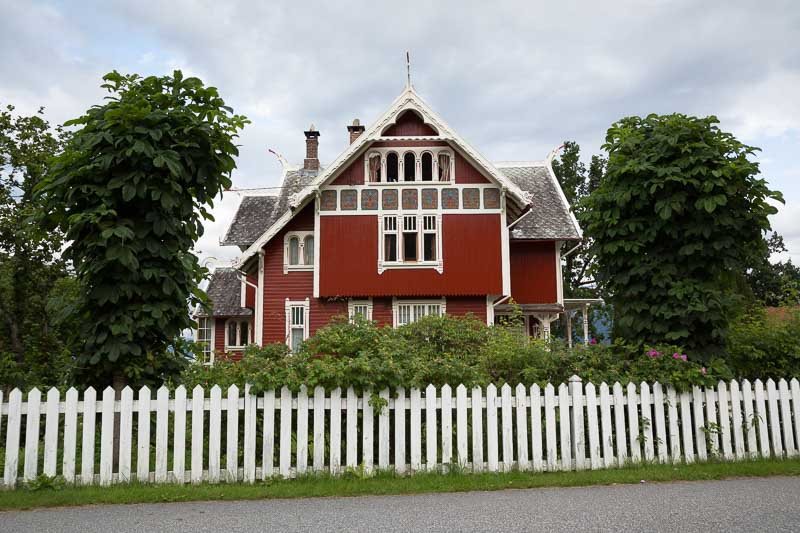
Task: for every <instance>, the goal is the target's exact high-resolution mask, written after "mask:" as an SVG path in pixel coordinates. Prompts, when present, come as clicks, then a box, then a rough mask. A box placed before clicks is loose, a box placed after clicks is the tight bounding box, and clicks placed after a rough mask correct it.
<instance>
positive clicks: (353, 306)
mask: <svg viewBox="0 0 800 533" xmlns="http://www.w3.org/2000/svg"><path fill="white" fill-rule="evenodd" d="M356 315H361V316H362V317H363V318H365V319H366V320H372V299H369V300H349V301H348V302H347V316H349V317H350V319H351V320H352V319H353V318H354V317H355V316H356Z"/></svg>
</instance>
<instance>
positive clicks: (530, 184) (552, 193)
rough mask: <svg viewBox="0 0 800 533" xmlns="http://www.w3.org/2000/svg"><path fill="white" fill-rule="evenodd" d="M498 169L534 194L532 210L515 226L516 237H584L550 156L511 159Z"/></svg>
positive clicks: (546, 238) (563, 238)
mask: <svg viewBox="0 0 800 533" xmlns="http://www.w3.org/2000/svg"><path fill="white" fill-rule="evenodd" d="M495 165H496V166H497V168H499V169H500V171H501V172H502V173H503V174H505V175H506V176H507V177H508V178H509V179H510V180H511V181H513V182H514V183H516V184H517V185H518V186H519V187H520V188H521V189H523V190H525V191H528V192H529V193H530V195H531V206H530V210H529V211H528V212H526V213H525V214H524V215H523V216H522V217H521V218H519V219H518V222H516V223H515V224H514V226H513V227H512V228H511V238H512V239H530V240H565V241H566V240H581V239H582V238H583V234H582V232H581V229H580V226H579V225H578V222H577V220H575V216H574V215H573V214H572V212H571V210H570V206H569V203H568V202H567V199H566V197H565V196H564V192H563V191H562V190H561V186H560V185H559V184H558V180H557V179H556V176H555V174H554V173H553V168H552V166H551V164H550V159H548V160H547V161H508V162H503V163H495Z"/></svg>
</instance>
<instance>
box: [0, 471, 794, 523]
mask: <svg viewBox="0 0 800 533" xmlns="http://www.w3.org/2000/svg"><path fill="white" fill-rule="evenodd" d="M777 475H781V476H797V475H800V459H786V460H774V459H770V460H753V461H743V462H708V463H697V464H691V465H684V464H681V465H663V464H649V465H640V466H627V467H624V468H618V469H607V470H594V471H581V472H546V473H531V472H516V471H515V472H509V473H504V474H469V473H457V472H451V473H447V474H438V473H421V474H417V475H414V476H400V475H396V474H393V473H390V472H378V473H377V474H375V475H374V476H372V477H364V476H360V475H358V472H350V473H348V474H345V475H344V476H342V477H338V478H334V477H331V476H325V475H323V476H304V477H301V478H298V479H292V480H280V479H276V480H270V481H264V482H258V483H255V484H252V485H248V484H241V483H236V484H218V485H211V484H200V485H149V484H126V485H115V486H112V487H70V486H65V485H63V484H61V483H57V482H56V483H53V482H48V481H47V480H45V481H44V482H38V483H33V484H31V485H28V486H27V487H22V488H20V489H18V490H15V491H7V492H0V510H5V511H7V510H12V509H32V508H36V507H54V506H71V505H92V504H129V503H160V502H185V501H209V500H255V499H266V498H307V497H330V496H366V495H385V494H418V493H435V492H464V491H475V490H502V489H523V488H539V487H576V486H588V485H611V484H625V483H641V482H642V481H645V482H648V483H651V482H669V481H696V480H713V479H724V478H731V477H753V476H777Z"/></svg>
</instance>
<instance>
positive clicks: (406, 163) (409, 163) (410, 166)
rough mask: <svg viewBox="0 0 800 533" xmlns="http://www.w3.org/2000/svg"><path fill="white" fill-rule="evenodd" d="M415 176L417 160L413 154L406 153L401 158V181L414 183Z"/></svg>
mask: <svg viewBox="0 0 800 533" xmlns="http://www.w3.org/2000/svg"><path fill="white" fill-rule="evenodd" d="M416 176H417V158H416V157H415V156H414V152H406V153H405V155H404V156H403V181H414V180H415V179H416Z"/></svg>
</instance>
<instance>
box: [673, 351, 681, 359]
mask: <svg viewBox="0 0 800 533" xmlns="http://www.w3.org/2000/svg"><path fill="white" fill-rule="evenodd" d="M672 358H673V359H680V358H681V354H679V353H677V352H675V353H674V354H672Z"/></svg>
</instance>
